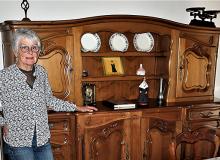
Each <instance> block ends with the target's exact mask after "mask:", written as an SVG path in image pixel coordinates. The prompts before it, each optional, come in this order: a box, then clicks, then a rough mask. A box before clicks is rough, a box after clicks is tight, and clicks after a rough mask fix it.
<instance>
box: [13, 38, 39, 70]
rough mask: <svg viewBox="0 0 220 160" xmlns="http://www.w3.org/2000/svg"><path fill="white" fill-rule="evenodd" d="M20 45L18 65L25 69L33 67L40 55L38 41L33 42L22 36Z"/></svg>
mask: <svg viewBox="0 0 220 160" xmlns="http://www.w3.org/2000/svg"><path fill="white" fill-rule="evenodd" d="M18 47H19V48H18V54H17V64H18V67H19V68H21V69H24V70H30V69H32V67H33V65H34V64H35V63H36V62H37V59H38V56H39V47H38V45H37V42H33V41H31V40H29V39H27V38H22V39H21V41H20V43H19V46H18Z"/></svg>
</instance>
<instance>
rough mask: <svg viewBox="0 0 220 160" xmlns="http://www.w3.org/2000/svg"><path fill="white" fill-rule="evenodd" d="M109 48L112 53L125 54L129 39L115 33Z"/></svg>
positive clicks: (110, 40)
mask: <svg viewBox="0 0 220 160" xmlns="http://www.w3.org/2000/svg"><path fill="white" fill-rule="evenodd" d="M109 46H110V48H111V50H112V51H119V52H125V51H127V49H128V39H127V38H126V36H125V35H124V34H122V33H114V34H113V35H111V37H110V39H109Z"/></svg>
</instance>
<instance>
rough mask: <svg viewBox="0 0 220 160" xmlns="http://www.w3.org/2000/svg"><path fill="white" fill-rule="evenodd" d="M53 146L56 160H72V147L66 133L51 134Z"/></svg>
mask: <svg viewBox="0 0 220 160" xmlns="http://www.w3.org/2000/svg"><path fill="white" fill-rule="evenodd" d="M50 142H51V146H52V150H53V155H54V159H55V160H70V159H71V158H70V157H71V153H70V145H69V144H71V142H70V140H69V136H68V134H66V133H54V132H51V139H50Z"/></svg>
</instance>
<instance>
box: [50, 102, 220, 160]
mask: <svg viewBox="0 0 220 160" xmlns="http://www.w3.org/2000/svg"><path fill="white" fill-rule="evenodd" d="M219 113H220V104H216V103H213V104H212V103H210V104H202V105H189V106H182V107H181V106H180V107H178V106H175V107H161V108H158V107H157V108H146V109H137V110H120V111H110V110H109V109H100V110H99V111H98V112H93V113H80V112H76V113H66V114H65V113H51V114H49V126H50V129H51V144H52V149H53V154H54V158H55V160H170V159H171V157H170V153H169V146H170V144H171V142H172V141H173V140H175V137H176V136H177V135H179V134H180V133H183V132H184V133H185V132H187V133H189V131H190V133H191V131H192V133H196V132H193V131H194V130H197V129H198V128H200V127H204V126H208V127H211V128H214V129H215V130H216V131H217V132H216V134H217V135H218V136H219V137H220V131H219V130H218V128H219V126H220V115H219ZM196 147H197V150H196V152H197V153H196V154H197V155H198V157H195V154H194V153H193V152H194V149H193V148H192V147H191V146H190V145H181V146H179V147H178V148H177V155H176V157H177V159H189V160H190V159H194V158H197V159H202V157H203V158H204V157H208V155H209V154H210V152H211V144H207V143H205V142H201V143H198V144H197V146H196ZM198 148H199V149H198ZM199 157H200V158H199Z"/></svg>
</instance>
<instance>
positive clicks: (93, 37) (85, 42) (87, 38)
mask: <svg viewBox="0 0 220 160" xmlns="http://www.w3.org/2000/svg"><path fill="white" fill-rule="evenodd" d="M81 46H82V47H81V50H82V51H83V52H98V51H99V49H100V46H101V39H100V37H99V35H98V34H97V33H85V34H83V35H82V37H81Z"/></svg>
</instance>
